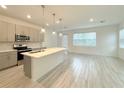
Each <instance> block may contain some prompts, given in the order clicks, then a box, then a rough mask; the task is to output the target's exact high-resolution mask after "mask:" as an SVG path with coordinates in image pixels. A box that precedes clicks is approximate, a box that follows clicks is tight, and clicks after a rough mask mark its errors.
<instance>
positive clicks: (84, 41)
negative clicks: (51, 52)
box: [73, 32, 96, 46]
mask: <svg viewBox="0 0 124 93" xmlns="http://www.w3.org/2000/svg"><path fill="white" fill-rule="evenodd" d="M73 45H74V46H96V32H89V33H75V34H73Z"/></svg>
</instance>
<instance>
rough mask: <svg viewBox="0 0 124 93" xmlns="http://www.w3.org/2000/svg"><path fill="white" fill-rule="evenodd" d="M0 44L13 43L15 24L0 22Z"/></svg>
mask: <svg viewBox="0 0 124 93" xmlns="http://www.w3.org/2000/svg"><path fill="white" fill-rule="evenodd" d="M0 35H1V36H0V42H6V41H7V42H14V40H15V24H12V23H7V22H4V21H0Z"/></svg>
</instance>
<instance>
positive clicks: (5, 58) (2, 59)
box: [0, 55, 8, 69]
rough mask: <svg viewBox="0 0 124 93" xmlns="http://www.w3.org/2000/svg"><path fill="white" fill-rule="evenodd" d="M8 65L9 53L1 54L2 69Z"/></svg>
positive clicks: (0, 66)
mask: <svg viewBox="0 0 124 93" xmlns="http://www.w3.org/2000/svg"><path fill="white" fill-rule="evenodd" d="M6 67H8V58H7V55H2V56H0V69H3V68H6Z"/></svg>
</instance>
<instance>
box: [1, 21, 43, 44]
mask: <svg viewBox="0 0 124 93" xmlns="http://www.w3.org/2000/svg"><path fill="white" fill-rule="evenodd" d="M15 34H21V35H26V36H30V42H41V41H43V40H44V35H43V34H44V33H40V29H39V28H33V27H27V26H23V25H18V24H13V23H8V22H4V21H0V35H1V36H0V42H14V41H15Z"/></svg>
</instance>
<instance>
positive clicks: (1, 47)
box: [0, 42, 41, 50]
mask: <svg viewBox="0 0 124 93" xmlns="http://www.w3.org/2000/svg"><path fill="white" fill-rule="evenodd" d="M13 44H14V43H0V50H11V49H13ZM22 44H26V45H27V46H28V47H29V48H40V46H41V45H40V43H36V42H34V43H22Z"/></svg>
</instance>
